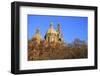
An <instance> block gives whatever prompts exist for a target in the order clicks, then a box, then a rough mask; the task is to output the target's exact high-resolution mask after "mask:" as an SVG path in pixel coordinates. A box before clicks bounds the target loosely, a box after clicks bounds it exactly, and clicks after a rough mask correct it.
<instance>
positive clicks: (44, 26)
mask: <svg viewBox="0 0 100 76" xmlns="http://www.w3.org/2000/svg"><path fill="white" fill-rule="evenodd" d="M50 22H53V26H54V28H55V29H56V30H57V24H58V23H60V26H61V31H62V33H63V38H64V41H65V42H67V43H71V42H72V41H73V40H74V39H75V38H79V39H80V40H84V41H86V42H87V39H88V38H87V36H88V35H87V34H88V17H78V16H50V15H48V16H47V15H28V39H31V38H32V37H33V36H34V34H35V31H36V29H37V28H39V29H40V33H41V36H42V38H44V35H45V33H46V32H47V30H48V29H49V27H50Z"/></svg>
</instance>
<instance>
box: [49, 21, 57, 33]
mask: <svg viewBox="0 0 100 76" xmlns="http://www.w3.org/2000/svg"><path fill="white" fill-rule="evenodd" d="M47 33H49V34H56V35H57V32H56V30H55V29H54V28H53V23H52V22H51V23H50V28H49V29H48V31H47Z"/></svg>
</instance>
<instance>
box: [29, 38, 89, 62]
mask: <svg viewBox="0 0 100 76" xmlns="http://www.w3.org/2000/svg"><path fill="white" fill-rule="evenodd" d="M87 57H88V51H87V44H86V43H85V42H84V41H81V40H79V39H75V40H74V41H73V42H72V43H70V44H66V43H64V42H56V43H54V42H50V43H49V42H47V41H45V40H42V41H40V43H39V44H38V43H37V41H36V39H32V40H29V41H28V60H29V61H31V60H53V59H79V58H87Z"/></svg>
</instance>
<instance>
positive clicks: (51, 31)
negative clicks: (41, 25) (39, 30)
mask: <svg viewBox="0 0 100 76" xmlns="http://www.w3.org/2000/svg"><path fill="white" fill-rule="evenodd" d="M47 33H53V34H57V32H56V30H55V29H53V28H50V29H49V30H48V31H47Z"/></svg>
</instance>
